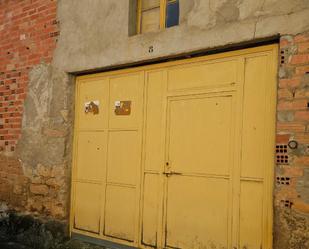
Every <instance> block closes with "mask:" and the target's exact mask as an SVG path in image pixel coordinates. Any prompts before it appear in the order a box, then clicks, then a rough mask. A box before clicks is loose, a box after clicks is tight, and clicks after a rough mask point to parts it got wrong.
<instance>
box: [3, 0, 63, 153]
mask: <svg viewBox="0 0 309 249" xmlns="http://www.w3.org/2000/svg"><path fill="white" fill-rule="evenodd" d="M56 5H57V2H56V1H55V0H2V1H0V151H14V150H15V147H16V144H17V140H18V138H19V137H20V134H21V122H22V112H23V102H24V99H25V96H26V92H27V82H28V73H29V71H30V70H31V68H32V67H33V66H34V65H36V64H38V63H40V62H46V63H49V62H50V61H51V60H52V55H53V50H54V49H55V46H56V39H57V38H56V37H57V35H58V25H57V20H56Z"/></svg>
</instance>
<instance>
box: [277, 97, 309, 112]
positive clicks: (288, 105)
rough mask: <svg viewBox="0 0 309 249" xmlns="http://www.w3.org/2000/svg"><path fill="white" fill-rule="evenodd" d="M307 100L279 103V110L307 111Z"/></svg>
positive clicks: (282, 101)
mask: <svg viewBox="0 0 309 249" xmlns="http://www.w3.org/2000/svg"><path fill="white" fill-rule="evenodd" d="M307 102H308V101H307V100H306V99H300V100H293V101H284V100H281V101H279V103H278V107H277V108H278V110H280V111H282V110H305V109H307Z"/></svg>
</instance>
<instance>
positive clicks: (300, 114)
mask: <svg viewBox="0 0 309 249" xmlns="http://www.w3.org/2000/svg"><path fill="white" fill-rule="evenodd" d="M295 120H298V121H305V122H309V111H297V112H295Z"/></svg>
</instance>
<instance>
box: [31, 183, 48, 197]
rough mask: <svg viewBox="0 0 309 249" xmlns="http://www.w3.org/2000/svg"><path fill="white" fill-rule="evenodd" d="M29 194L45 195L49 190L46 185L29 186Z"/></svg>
mask: <svg viewBox="0 0 309 249" xmlns="http://www.w3.org/2000/svg"><path fill="white" fill-rule="evenodd" d="M30 192H31V193H33V194H36V195H47V194H48V192H49V189H48V187H47V186H46V185H42V184H31V185H30Z"/></svg>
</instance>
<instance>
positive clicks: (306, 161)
mask: <svg viewBox="0 0 309 249" xmlns="http://www.w3.org/2000/svg"><path fill="white" fill-rule="evenodd" d="M294 164H295V165H297V166H307V167H309V156H301V157H296V158H295V159H294Z"/></svg>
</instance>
